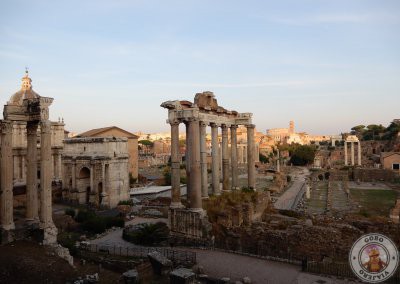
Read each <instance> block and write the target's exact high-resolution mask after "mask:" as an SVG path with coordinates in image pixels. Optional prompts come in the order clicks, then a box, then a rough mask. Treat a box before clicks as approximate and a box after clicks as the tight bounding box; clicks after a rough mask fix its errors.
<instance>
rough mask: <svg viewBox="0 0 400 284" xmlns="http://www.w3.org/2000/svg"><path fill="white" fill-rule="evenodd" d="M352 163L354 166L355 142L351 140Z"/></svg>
mask: <svg viewBox="0 0 400 284" xmlns="http://www.w3.org/2000/svg"><path fill="white" fill-rule="evenodd" d="M350 147H351V148H350V151H351V152H350V155H351V157H350V158H351V165H352V166H354V142H350Z"/></svg>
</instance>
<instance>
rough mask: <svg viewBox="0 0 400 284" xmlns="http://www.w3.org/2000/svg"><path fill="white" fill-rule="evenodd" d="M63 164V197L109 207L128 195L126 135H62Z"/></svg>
mask: <svg viewBox="0 0 400 284" xmlns="http://www.w3.org/2000/svg"><path fill="white" fill-rule="evenodd" d="M63 165H64V172H63V199H65V200H69V201H71V202H74V203H77V204H90V205H95V206H105V207H109V208H113V207H116V206H117V205H118V202H120V201H123V200H128V199H129V172H128V168H129V155H128V139H127V138H116V137H96V138H89V137H87V138H72V139H66V140H64V154H63Z"/></svg>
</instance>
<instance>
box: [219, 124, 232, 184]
mask: <svg viewBox="0 0 400 284" xmlns="http://www.w3.org/2000/svg"><path fill="white" fill-rule="evenodd" d="M221 128H222V190H224V191H227V190H230V187H229V156H228V127H227V126H226V125H225V124H223V125H222V126H221Z"/></svg>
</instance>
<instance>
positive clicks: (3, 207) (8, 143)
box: [0, 121, 15, 235]
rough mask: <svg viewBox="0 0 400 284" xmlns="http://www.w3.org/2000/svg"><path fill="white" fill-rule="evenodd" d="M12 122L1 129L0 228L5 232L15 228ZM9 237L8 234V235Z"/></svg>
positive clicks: (8, 122)
mask: <svg viewBox="0 0 400 284" xmlns="http://www.w3.org/2000/svg"><path fill="white" fill-rule="evenodd" d="M12 127H13V126H12V122H11V121H2V122H1V123H0V129H1V162H0V165H1V169H0V186H1V188H0V228H2V229H3V230H5V231H8V230H12V229H14V228H15V225H14V219H13V218H14V214H13V164H14V161H13V156H12ZM7 235H8V233H7Z"/></svg>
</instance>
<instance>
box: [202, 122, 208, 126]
mask: <svg viewBox="0 0 400 284" xmlns="http://www.w3.org/2000/svg"><path fill="white" fill-rule="evenodd" d="M200 126H201V127H207V126H208V123H207V122H204V121H200Z"/></svg>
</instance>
